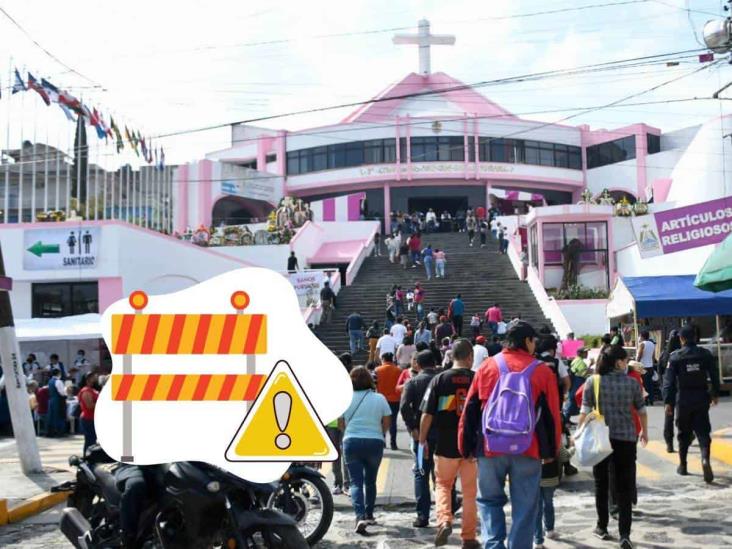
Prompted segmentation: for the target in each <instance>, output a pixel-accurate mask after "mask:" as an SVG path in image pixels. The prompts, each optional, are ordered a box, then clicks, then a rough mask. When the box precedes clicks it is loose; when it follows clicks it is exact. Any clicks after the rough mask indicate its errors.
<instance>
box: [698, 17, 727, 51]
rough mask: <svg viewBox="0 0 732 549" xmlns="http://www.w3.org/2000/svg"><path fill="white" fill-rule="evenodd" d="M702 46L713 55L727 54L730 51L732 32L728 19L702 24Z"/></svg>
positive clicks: (713, 20)
mask: <svg viewBox="0 0 732 549" xmlns="http://www.w3.org/2000/svg"><path fill="white" fill-rule="evenodd" d="M703 35H704V44H706V46H707V47H708V48H709V49H710V50H712V51H713V52H714V53H727V52H728V51H730V49H732V32H731V29H730V20H729V19H712V20H711V21H707V22H706V23H705V24H704V30H703Z"/></svg>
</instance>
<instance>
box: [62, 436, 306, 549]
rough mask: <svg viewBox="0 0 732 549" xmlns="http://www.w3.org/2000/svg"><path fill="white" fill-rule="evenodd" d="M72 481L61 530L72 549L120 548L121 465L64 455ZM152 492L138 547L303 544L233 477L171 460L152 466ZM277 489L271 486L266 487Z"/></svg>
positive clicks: (256, 488)
mask: <svg viewBox="0 0 732 549" xmlns="http://www.w3.org/2000/svg"><path fill="white" fill-rule="evenodd" d="M69 464H70V465H71V466H73V467H76V468H77V474H76V480H75V481H72V482H70V483H66V484H65V485H62V486H61V487H60V489H64V490H71V494H70V495H69V499H68V506H67V507H66V508H65V509H64V510H63V512H62V516H61V521H60V528H61V531H62V532H63V533H64V535H65V536H66V538H67V539H68V540H69V541H70V542H71V543H72V544H73V545H74V547H76V548H77V549H108V548H117V547H122V546H123V540H122V538H121V534H120V502H121V495H122V494H121V492H120V490H119V489H118V486H117V479H116V478H115V471H116V470H117V468H118V467H120V466H122V464H119V463H117V462H114V461H113V460H111V459H109V458H108V456H106V454H104V451H103V450H102V449H101V447H98V446H96V447H91V448H90V449H89V450H88V451H87V454H86V456H85V458H84V459H80V458H79V457H77V456H71V457H70V458H69ZM150 470H151V476H152V477H153V480H152V481H151V482H150V484H152V485H153V486H152V491H153V493H151V494H148V495H147V497H146V499H145V500H144V503H143V505H142V512H141V513H140V518H139V522H138V528H137V533H136V539H135V540H127V542H128V543H131V544H132V545H134V546H135V547H141V548H144V549H178V548H181V549H183V548H186V549H188V548H204V547H205V548H209V547H215V548H227V549H229V548H230V549H265V548H269V549H296V548H297V549H300V548H304V547H307V541H306V540H305V538H304V537H303V535H302V534H301V533H300V531H299V530H298V528H297V524H296V522H295V521H294V520H293V519H292V518H291V517H289V516H287V515H286V514H284V513H281V512H279V511H277V510H275V509H270V508H264V507H263V506H262V505H261V503H260V500H259V499H258V497H257V494H259V493H261V492H262V490H264V489H265V488H264V486H265V485H260V484H255V483H251V482H248V481H245V480H243V479H241V478H239V477H236V476H234V475H232V474H230V473H228V472H226V471H224V470H223V469H219V468H218V467H214V466H212V465H208V464H205V463H199V462H177V463H170V464H165V465H160V466H154V467H151V468H150ZM269 489H271V490H273V491H274V490H275V489H276V486H275V485H272V486H270V488H269Z"/></svg>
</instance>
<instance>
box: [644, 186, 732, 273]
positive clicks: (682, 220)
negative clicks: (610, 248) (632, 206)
mask: <svg viewBox="0 0 732 549" xmlns="http://www.w3.org/2000/svg"><path fill="white" fill-rule="evenodd" d="M633 231H634V232H635V239H636V241H637V242H638V250H639V251H640V255H641V257H643V258H646V257H654V256H657V255H663V254H670V253H674V252H680V251H682V250H688V249H690V248H698V247H700V246H708V245H710V244H718V243H719V242H722V240H724V239H725V238H726V237H727V235H729V234H730V233H732V197H725V198H719V199H717V200H710V201H708V202H701V203H699V204H692V205H691V206H683V207H681V208H673V209H671V210H665V211H662V212H655V213H653V214H650V215H644V216H640V217H634V218H633Z"/></svg>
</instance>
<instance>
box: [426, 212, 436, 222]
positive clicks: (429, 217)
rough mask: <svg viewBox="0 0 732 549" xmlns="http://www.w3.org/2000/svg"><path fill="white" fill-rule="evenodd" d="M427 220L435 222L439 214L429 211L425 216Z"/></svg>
mask: <svg viewBox="0 0 732 549" xmlns="http://www.w3.org/2000/svg"><path fill="white" fill-rule="evenodd" d="M425 220H426V221H427V222H428V223H429V222H430V221H432V222H435V221H437V214H436V213H435V212H427V215H426V216H425Z"/></svg>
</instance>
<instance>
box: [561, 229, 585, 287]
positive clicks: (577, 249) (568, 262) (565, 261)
mask: <svg viewBox="0 0 732 549" xmlns="http://www.w3.org/2000/svg"><path fill="white" fill-rule="evenodd" d="M581 256H582V242H581V241H580V240H579V239H578V238H573V239H572V240H570V241H569V242H568V243H567V244H566V245H565V246H564V248H562V267H563V268H564V275H563V276H562V287H561V289H562V290H568V289H569V288H571V287H573V286H576V285H577V278H578V277H579V272H580V259H581Z"/></svg>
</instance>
